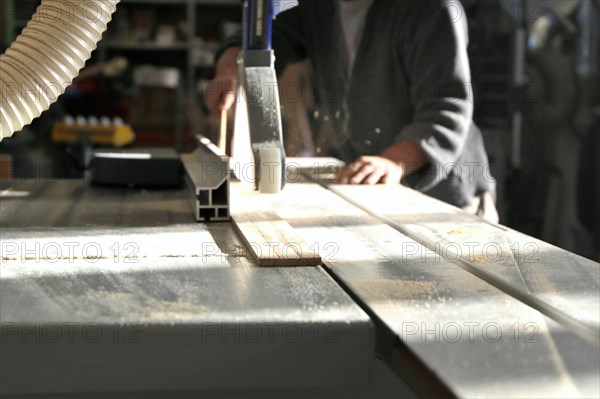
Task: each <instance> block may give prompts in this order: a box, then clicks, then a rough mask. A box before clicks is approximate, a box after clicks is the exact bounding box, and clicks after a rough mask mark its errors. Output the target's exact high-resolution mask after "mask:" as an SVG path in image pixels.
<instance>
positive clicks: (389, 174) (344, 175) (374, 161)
mask: <svg viewBox="0 0 600 399" xmlns="http://www.w3.org/2000/svg"><path fill="white" fill-rule="evenodd" d="M403 174H404V169H403V168H402V166H401V165H399V164H397V163H395V162H393V161H391V160H389V159H387V158H384V157H382V156H362V157H360V158H358V159H357V160H356V161H354V162H352V163H351V164H350V165H349V166H348V167H347V168H346V169H344V170H342V171H341V172H340V173H338V174H337V176H336V177H335V180H334V181H335V182H336V183H341V184H369V185H373V184H379V183H383V184H400V179H402V176H403Z"/></svg>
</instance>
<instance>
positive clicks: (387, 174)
mask: <svg viewBox="0 0 600 399" xmlns="http://www.w3.org/2000/svg"><path fill="white" fill-rule="evenodd" d="M428 161H429V160H428V158H427V155H426V154H425V152H424V151H423V149H422V148H421V147H419V146H418V145H416V144H415V143H412V142H410V141H407V140H401V141H398V142H397V143H395V144H393V145H392V146H390V147H389V148H388V149H386V150H385V151H384V152H383V153H382V154H381V155H380V156H362V157H360V158H358V159H357V160H356V161H354V162H352V163H351V164H350V166H348V167H347V168H346V169H344V170H342V171H341V172H340V173H338V175H337V176H336V177H335V182H336V183H341V184H371V185H373V184H400V180H401V179H402V177H403V176H404V175H409V174H411V173H413V172H414V171H416V170H418V169H419V168H421V167H422V166H423V165H425V164H426V163H427V162H428Z"/></svg>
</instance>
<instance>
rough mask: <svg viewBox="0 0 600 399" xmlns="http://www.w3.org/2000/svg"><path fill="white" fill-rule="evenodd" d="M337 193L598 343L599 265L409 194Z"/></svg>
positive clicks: (377, 190) (355, 189)
mask: <svg viewBox="0 0 600 399" xmlns="http://www.w3.org/2000/svg"><path fill="white" fill-rule="evenodd" d="M331 189H332V190H333V191H334V192H336V193H337V194H339V195H342V196H343V197H344V198H346V199H347V200H349V201H351V202H352V203H353V204H355V205H357V206H359V207H360V208H362V209H364V210H366V211H367V212H369V213H370V214H372V215H376V216H378V217H379V218H380V220H383V221H385V222H386V223H388V224H389V225H390V226H392V227H394V228H395V229H397V230H399V231H401V232H403V233H404V234H406V235H408V236H410V237H411V238H413V239H415V240H416V241H418V242H420V243H423V244H424V245H426V246H427V247H429V248H430V249H431V250H433V251H435V252H436V253H438V254H440V255H442V256H445V257H446V258H449V259H453V260H455V262H456V263H457V264H460V265H461V266H462V267H465V268H466V269H467V270H469V271H470V272H471V273H473V274H475V275H477V276H478V277H480V278H482V279H484V280H486V281H488V282H489V283H490V284H493V285H494V286H496V287H498V288H500V289H502V290H503V291H505V292H509V293H510V294H511V295H512V296H515V297H518V298H519V299H520V300H521V301H524V302H525V303H528V304H529V305H530V306H533V307H535V308H537V309H538V310H540V311H542V312H543V313H545V314H547V315H549V316H550V317H551V318H554V319H556V320H558V321H560V322H561V323H563V324H565V325H567V326H569V328H571V330H573V331H574V332H576V333H578V334H580V335H582V336H584V337H586V338H587V339H589V340H591V341H592V342H596V343H597V342H598V341H599V340H600V265H599V264H598V263H595V262H592V261H590V260H588V259H584V258H582V257H580V256H577V255H574V254H572V253H569V252H567V251H564V250H562V249H560V248H557V247H554V246H552V245H549V244H547V243H544V242H542V241H540V240H537V239H535V238H533V237H529V236H526V235H524V234H521V233H517V232H515V231H513V230H510V229H508V228H506V227H503V226H500V225H493V224H490V223H487V222H485V221H483V220H482V219H480V218H477V217H475V216H472V215H469V214H466V213H464V212H462V211H460V210H458V209H456V208H453V207H451V206H450V205H447V204H444V203H441V202H440V201H437V200H434V199H433V198H430V197H427V196H425V195H423V194H420V193H417V192H415V191H413V190H410V189H408V188H405V187H401V186H398V187H393V188H389V187H360V186H341V185H335V186H331ZM445 210H447V211H445Z"/></svg>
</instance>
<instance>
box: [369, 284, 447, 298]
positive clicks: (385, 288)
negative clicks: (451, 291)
mask: <svg viewBox="0 0 600 399" xmlns="http://www.w3.org/2000/svg"><path fill="white" fill-rule="evenodd" d="M360 291H361V294H365V295H366V296H368V298H369V299H372V300H381V301H390V300H392V301H393V300H396V299H399V298H406V297H407V296H408V297H412V296H419V297H424V296H429V297H431V296H432V295H435V294H436V293H437V292H438V283H437V282H435V281H415V280H369V281H363V282H362V283H361V285H360Z"/></svg>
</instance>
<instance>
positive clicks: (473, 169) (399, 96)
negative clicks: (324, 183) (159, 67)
mask: <svg viewBox="0 0 600 399" xmlns="http://www.w3.org/2000/svg"><path fill="white" fill-rule="evenodd" d="M337 1H339V0H299V5H298V6H296V7H294V8H292V9H289V10H286V11H284V12H282V13H281V14H279V15H278V16H277V19H276V20H275V22H274V26H273V48H274V50H275V56H276V69H277V71H278V73H281V72H282V71H283V69H284V68H285V66H286V65H287V64H289V63H293V62H297V61H300V60H303V59H306V58H309V59H310V60H311V62H312V65H313V68H314V73H315V79H316V85H315V91H316V92H315V100H316V101H317V103H318V104H320V106H321V107H322V110H323V112H322V113H321V114H322V115H323V114H324V116H329V119H331V120H333V121H334V123H336V132H338V137H337V140H336V143H335V146H334V148H332V149H331V154H330V155H334V156H337V157H338V158H341V159H342V160H344V161H346V162H352V161H354V160H355V159H356V158H357V157H358V156H360V155H378V154H380V153H382V152H383V151H384V150H385V149H386V148H388V147H389V146H391V145H392V144H394V143H395V142H396V141H398V140H409V141H412V142H414V143H416V144H417V145H419V146H420V147H421V148H422V149H423V150H424V151H425V153H426V154H427V156H428V158H429V161H430V162H429V164H427V165H426V166H425V167H423V168H421V169H420V170H419V171H417V172H415V173H413V174H412V175H410V176H407V177H406V178H405V179H404V180H403V183H404V184H406V185H408V186H410V187H413V188H415V189H417V190H420V191H422V192H425V193H427V194H429V195H431V196H433V197H436V198H438V199H440V200H442V201H445V202H448V203H450V204H453V205H456V206H459V207H462V206H466V205H469V204H470V203H471V202H472V200H473V198H474V196H476V195H479V194H481V193H483V192H485V191H488V190H489V189H491V188H492V187H493V186H494V184H495V183H494V180H493V178H492V177H491V174H490V169H489V165H488V160H487V155H486V152H485V149H484V146H483V140H482V137H481V132H480V131H479V130H478V129H477V128H476V126H475V125H474V124H473V122H472V115H473V101H472V100H473V98H472V90H471V86H470V79H471V78H470V69H469V60H468V56H467V43H468V33H467V21H466V14H465V12H464V10H463V9H462V7H461V6H460V4H459V2H457V1H452V0H375V1H374V2H373V5H372V6H371V8H370V10H369V12H368V14H367V17H366V21H365V26H364V31H363V33H362V40H361V42H360V45H359V47H358V50H357V54H356V59H355V61H354V65H353V68H352V70H351V72H350V76H348V73H347V71H346V70H345V65H347V58H345V57H347V55H346V54H345V47H344V44H343V41H342V40H341V36H340V34H341V28H340V19H339V9H338V7H337V4H336V3H337ZM357 1H360V0H357ZM234 43H236V44H239V38H237V39H235V40H229V41H227V42H226V43H225V45H224V48H225V46H229V45H233V44H234ZM336 116H337V117H336Z"/></svg>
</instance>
